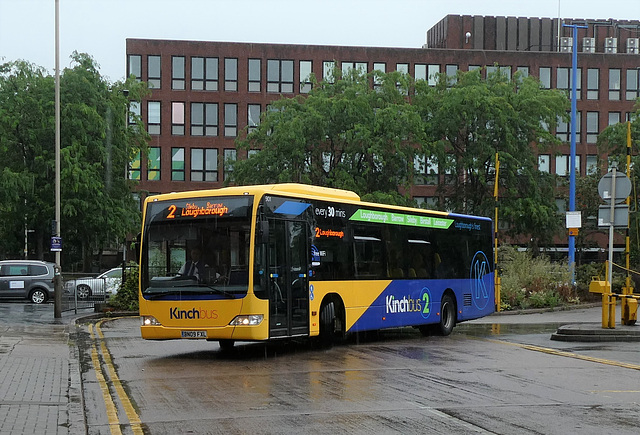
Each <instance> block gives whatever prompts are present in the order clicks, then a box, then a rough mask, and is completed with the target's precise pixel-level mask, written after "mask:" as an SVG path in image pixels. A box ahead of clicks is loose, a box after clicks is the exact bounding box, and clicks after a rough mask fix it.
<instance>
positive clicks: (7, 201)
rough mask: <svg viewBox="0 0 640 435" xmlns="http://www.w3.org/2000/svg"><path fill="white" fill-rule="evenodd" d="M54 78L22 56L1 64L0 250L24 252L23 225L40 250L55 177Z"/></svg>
mask: <svg viewBox="0 0 640 435" xmlns="http://www.w3.org/2000/svg"><path fill="white" fill-rule="evenodd" d="M53 97H54V80H53V78H52V77H48V76H47V75H46V73H45V71H44V69H42V68H39V67H37V66H35V65H32V64H29V63H27V62H23V61H17V62H10V63H5V64H2V65H0V159H1V160H2V166H1V167H2V170H1V174H0V222H1V223H0V231H1V236H0V255H2V256H3V257H22V255H23V249H24V234H25V227H26V228H27V229H29V230H32V231H34V232H35V234H34V235H35V238H36V240H38V246H37V250H38V253H39V255H40V256H41V255H42V252H43V246H44V241H43V240H44V238H45V237H46V236H48V235H50V234H51V233H50V228H51V220H52V219H53V217H54V213H53V205H54V204H53V195H54V187H53V183H52V180H53V179H54V172H53V159H54V148H53V143H54V119H53V113H54V105H53V104H54V101H53Z"/></svg>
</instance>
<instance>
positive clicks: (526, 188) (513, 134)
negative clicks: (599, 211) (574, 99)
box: [414, 70, 568, 245]
mask: <svg viewBox="0 0 640 435" xmlns="http://www.w3.org/2000/svg"><path fill="white" fill-rule="evenodd" d="M414 104H415V105H416V106H417V107H418V108H419V111H420V113H421V116H422V119H423V120H424V123H425V130H426V134H427V137H429V140H430V141H431V142H432V143H434V144H436V145H437V146H436V152H435V153H434V155H433V156H432V161H433V162H434V163H437V164H438V165H439V167H440V169H441V171H443V172H445V174H456V175H455V176H451V177H447V181H446V182H445V184H444V185H441V186H440V187H439V188H440V193H441V195H443V196H444V197H446V198H447V200H448V203H447V204H446V208H448V209H451V210H454V211H458V212H463V213H471V214H479V215H485V216H492V215H493V208H494V200H493V189H494V186H493V185H494V182H495V155H496V153H499V159H500V172H499V186H500V195H499V196H500V198H499V199H500V219H501V220H502V221H506V222H508V223H509V227H510V234H512V235H520V236H527V239H528V240H531V241H532V243H533V244H534V245H537V244H539V243H541V242H544V241H547V240H550V238H551V237H552V236H553V232H554V230H556V229H558V228H559V226H560V219H559V216H558V213H557V206H556V204H555V201H554V183H553V178H552V177H551V176H550V175H548V174H544V173H541V172H540V171H539V170H538V167H537V166H538V162H537V158H536V155H537V154H536V148H537V150H539V151H548V150H552V149H553V148H554V147H555V146H556V145H558V144H559V141H558V140H557V139H556V138H555V136H554V135H553V134H552V133H551V131H553V129H554V127H555V125H556V123H557V120H558V118H559V117H565V116H567V114H566V111H567V109H568V100H567V98H566V96H565V95H564V94H563V93H562V92H559V91H555V90H544V89H542V88H541V87H540V83H539V82H538V81H537V80H536V79H534V78H532V77H524V78H523V77H521V76H520V74H518V73H516V74H515V76H514V77H513V78H509V77H508V76H507V75H505V74H503V71H500V70H498V71H497V72H495V73H492V74H489V76H488V78H487V79H483V78H482V77H481V71H480V70H477V71H472V72H468V73H461V72H460V73H458V75H457V76H456V77H455V79H454V78H452V77H447V76H446V75H441V76H440V77H439V81H438V83H437V85H436V86H435V87H430V86H428V84H427V83H426V82H425V81H418V82H417V83H416V96H415V102H414ZM532 145H535V146H532Z"/></svg>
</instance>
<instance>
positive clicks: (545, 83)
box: [539, 66, 551, 89]
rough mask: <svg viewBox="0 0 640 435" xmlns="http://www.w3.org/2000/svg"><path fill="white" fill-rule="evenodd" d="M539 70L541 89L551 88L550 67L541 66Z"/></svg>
mask: <svg viewBox="0 0 640 435" xmlns="http://www.w3.org/2000/svg"><path fill="white" fill-rule="evenodd" d="M539 71H540V72H539V75H540V85H541V86H542V88H543V89H551V68H549V67H547V66H541V67H540V70H539Z"/></svg>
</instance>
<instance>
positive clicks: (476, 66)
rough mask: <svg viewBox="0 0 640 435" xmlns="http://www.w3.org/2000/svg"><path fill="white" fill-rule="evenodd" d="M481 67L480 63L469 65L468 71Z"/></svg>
mask: <svg viewBox="0 0 640 435" xmlns="http://www.w3.org/2000/svg"><path fill="white" fill-rule="evenodd" d="M480 68H482V67H481V66H480V65H469V71H477V70H479V69H480Z"/></svg>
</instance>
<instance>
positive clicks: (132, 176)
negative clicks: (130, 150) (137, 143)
mask: <svg viewBox="0 0 640 435" xmlns="http://www.w3.org/2000/svg"><path fill="white" fill-rule="evenodd" d="M141 162H142V160H141V159H140V151H138V152H137V153H136V155H135V157H134V158H133V160H131V162H129V180H138V181H140V178H141V177H140V173H141V168H142V164H141Z"/></svg>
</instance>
